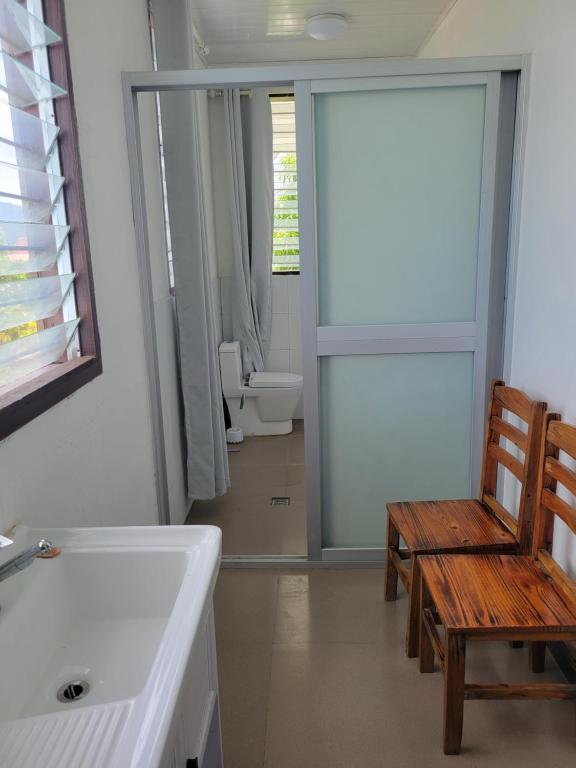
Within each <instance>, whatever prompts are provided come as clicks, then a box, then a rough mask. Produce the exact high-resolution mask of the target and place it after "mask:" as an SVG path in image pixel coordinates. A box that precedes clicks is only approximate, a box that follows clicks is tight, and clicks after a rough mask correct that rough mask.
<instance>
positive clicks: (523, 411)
mask: <svg viewBox="0 0 576 768" xmlns="http://www.w3.org/2000/svg"><path fill="white" fill-rule="evenodd" d="M493 396H494V399H495V400H496V402H497V403H498V404H499V405H500V407H501V408H505V409H506V410H507V411H512V413H515V414H516V416H519V417H520V418H521V419H522V421H526V422H529V421H530V418H531V416H532V406H533V405H534V402H533V401H532V400H531V399H530V398H529V397H528V395H526V394H524V392H522V390H520V389H514V388H513V387H507V386H506V385H505V384H504V382H503V381H499V382H498V383H497V385H496V386H495V387H494V394H493Z"/></svg>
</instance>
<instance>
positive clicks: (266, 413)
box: [220, 341, 302, 435]
mask: <svg viewBox="0 0 576 768" xmlns="http://www.w3.org/2000/svg"><path fill="white" fill-rule="evenodd" d="M220 377H221V381H222V392H223V393H224V397H225V398H226V403H227V405H228V410H229V411H230V419H231V421H232V426H233V427H240V428H241V429H242V430H243V431H244V434H245V435H287V434H289V433H290V432H292V419H293V417H294V412H295V411H296V407H297V406H298V402H299V400H300V395H301V393H302V376H300V375H299V374H296V373H273V372H270V371H266V372H262V373H251V374H250V375H249V376H248V377H247V379H244V378H243V376H242V360H241V357H240V344H239V343H238V342H237V341H232V342H224V343H223V344H221V345H220Z"/></svg>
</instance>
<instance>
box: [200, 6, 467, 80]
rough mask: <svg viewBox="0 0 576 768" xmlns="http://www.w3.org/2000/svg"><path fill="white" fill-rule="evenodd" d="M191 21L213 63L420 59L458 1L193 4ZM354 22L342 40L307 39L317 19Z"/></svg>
mask: <svg viewBox="0 0 576 768" xmlns="http://www.w3.org/2000/svg"><path fill="white" fill-rule="evenodd" d="M188 1H189V3H190V16H191V18H192V20H193V22H194V24H195V26H196V28H197V31H198V33H199V35H200V36H201V37H202V39H203V41H204V42H205V43H206V45H208V46H209V47H210V53H209V55H208V56H207V63H208V64H209V65H211V66H214V65H218V64H236V63H238V64H241V63H251V62H263V61H270V62H272V61H295V60H310V59H333V58H372V57H385V56H412V55H414V54H415V53H416V52H417V50H418V48H419V47H420V45H421V44H422V42H423V41H424V39H425V38H426V36H427V35H428V34H429V32H430V30H431V29H432V28H433V27H434V25H435V24H436V23H437V22H438V20H439V19H440V18H441V17H442V16H443V15H444V14H445V12H446V11H447V9H448V8H450V7H451V6H452V5H453V4H454V2H455V0H317V1H316V2H314V1H313V0H188ZM330 12H332V13H343V14H345V15H346V16H347V17H348V20H349V22H350V26H349V29H348V30H347V32H346V33H345V34H344V35H343V36H342V37H341V38H339V39H338V40H333V41H325V42H321V41H318V40H312V39H311V38H309V37H307V36H306V35H305V34H304V26H305V23H306V19H307V18H308V17H309V16H312V15H314V14H317V13H330Z"/></svg>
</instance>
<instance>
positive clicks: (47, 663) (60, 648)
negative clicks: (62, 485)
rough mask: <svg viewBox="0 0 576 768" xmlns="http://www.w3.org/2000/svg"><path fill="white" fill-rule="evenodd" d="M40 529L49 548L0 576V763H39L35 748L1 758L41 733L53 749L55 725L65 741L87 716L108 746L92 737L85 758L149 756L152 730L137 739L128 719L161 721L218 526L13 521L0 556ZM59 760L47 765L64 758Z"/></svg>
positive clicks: (179, 671) (211, 569)
mask: <svg viewBox="0 0 576 768" xmlns="http://www.w3.org/2000/svg"><path fill="white" fill-rule="evenodd" d="M41 538H47V539H50V540H51V541H53V542H54V544H55V545H56V546H58V547H60V548H61V550H62V551H61V554H60V555H59V556H58V557H56V558H52V559H39V558H37V559H36V560H35V561H34V563H33V564H32V565H31V566H30V567H29V568H27V569H26V570H25V571H23V572H22V573H19V574H16V575H15V576H12V577H11V578H9V579H8V580H6V581H4V582H2V583H0V609H1V610H0V657H1V658H2V660H3V664H2V693H1V694H0V764H1V765H39V764H42V765H48V763H47V762H45V761H44V760H45V753H44V755H43V754H42V752H41V751H38V754H37V755H36V756H33V755H31V759H30V760H29V762H22V763H21V762H11V761H14V759H15V757H16V756H17V750H18V749H19V748H24V744H27V745H28V746H27V747H26V749H28V751H30V750H29V744H30V741H31V740H33V741H34V742H35V743H36V744H37V746H39V747H40V746H41V744H38V738H39V733H41V732H42V731H44V732H45V733H46V738H48V736H50V734H52V736H51V737H50V738H51V742H50V749H51V750H52V753H53V756H54V754H55V755H57V754H58V744H57V743H56V744H55V741H54V733H58V731H59V728H60V729H61V730H62V733H63V734H65V733H67V734H68V736H67V737H66V738H65V739H64V737H63V742H62V745H61V746H62V748H63V749H69V739H70V734H71V733H73V732H76V731H77V732H78V734H79V737H80V731H81V728H88V729H89V728H90V722H98V723H99V724H100V725H99V728H100V730H102V728H103V722H105V721H106V719H107V718H109V719H110V725H111V726H112V724H113V728H112V727H111V728H110V733H109V735H110V743H109V744H106V743H105V742H106V739H105V738H103V737H102V734H100V736H99V739H98V745H97V746H98V749H100V751H102V748H103V747H104V750H107V752H106V755H107V756H106V758H105V762H102V763H99V762H97V761H96V758H94V762H88V763H86V764H87V765H90V766H92V765H100V764H102V765H106V766H108V765H110V766H112V765H115V764H116V763H115V761H116V760H117V761H118V762H117V764H118V765H119V766H120V765H122V766H123V768H124V767H125V766H129V765H138V766H139V768H140V766H145V765H154V764H155V763H154V757H153V752H154V744H153V743H152V742H154V741H157V740H158V732H157V731H156V727H155V729H154V734H153V735H152V733H150V734H149V736H148V740H149V742H150V743H148V744H144V743H143V742H145V741H146V739H143V738H142V736H141V734H140V733H139V727H140V725H143V724H144V723H146V722H148V723H150V722H154V723H155V725H158V726H159V729H160V732H161V730H162V723H163V722H165V727H166V728H167V727H168V723H169V713H170V706H171V704H172V705H173V704H174V703H175V701H176V699H177V696H178V691H179V685H180V683H181V681H182V675H183V673H184V667H185V663H186V658H187V656H188V653H189V651H190V648H191V646H192V644H193V641H194V637H195V634H196V632H197V631H198V627H199V625H200V622H201V620H202V617H203V615H204V614H205V607H206V601H207V599H208V598H209V597H210V594H211V591H212V588H213V584H214V581H215V578H216V574H217V569H218V564H219V556H220V531H219V529H217V528H212V527H210V526H186V527H184V526H182V527H180V526H174V527H170V528H154V527H151V528H109V529H60V530H58V529H54V530H23V531H19V532H18V535H17V540H16V542H15V544H14V545H13V546H10V547H8V548H7V549H5V550H2V552H1V553H0V554H1V559H2V561H3V560H6V559H8V558H9V557H12V556H13V555H14V554H16V552H18V551H20V549H24V548H25V547H27V546H29V545H31V544H32V543H34V542H35V541H37V540H38V539H41ZM95 714H96V715H97V717H96V720H95ZM82 723H84V725H82ZM70 729H72V731H71V730H70ZM54 750H55V751H54ZM18 754H21V753H18ZM62 754H64V753H62ZM102 754H104V751H102ZM40 758H42V760H41V759H40ZM150 758H151V761H149V759H150ZM60 759H61V762H57V761H56V762H55V763H54V765H58V766H60V765H62V766H63V765H67V764H68V763H66V762H65V759H64V757H61V758H60ZM34 760H38V762H34ZM132 760H134V762H132ZM50 764H51V763H50ZM71 764H75V763H71ZM78 764H80V763H78Z"/></svg>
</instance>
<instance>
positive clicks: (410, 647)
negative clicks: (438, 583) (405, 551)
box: [406, 555, 422, 659]
mask: <svg viewBox="0 0 576 768" xmlns="http://www.w3.org/2000/svg"><path fill="white" fill-rule="evenodd" d="M411 560H412V562H411V563H410V588H409V590H408V620H407V626H406V655H407V656H408V658H409V659H414V658H416V657H417V656H418V653H419V651H420V622H421V615H422V610H421V605H420V591H421V582H422V576H421V572H420V565H419V563H418V557H417V556H416V555H412V558H411Z"/></svg>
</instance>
